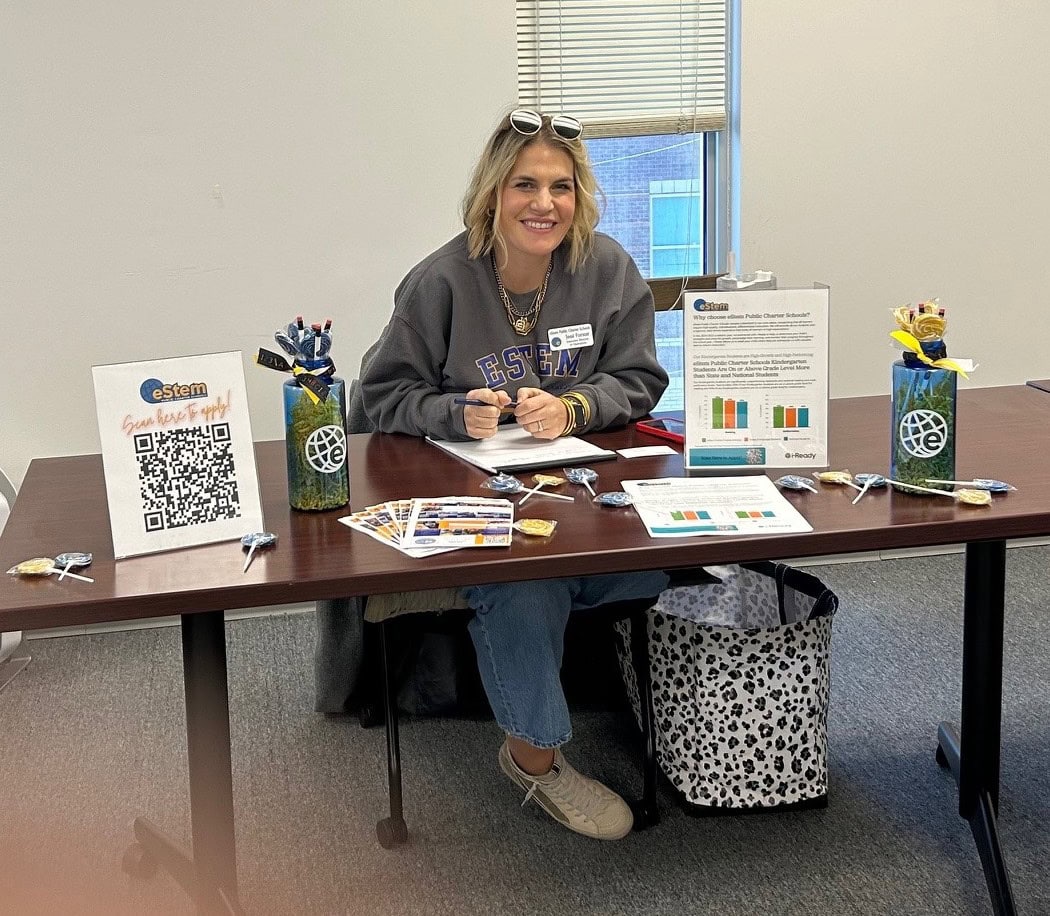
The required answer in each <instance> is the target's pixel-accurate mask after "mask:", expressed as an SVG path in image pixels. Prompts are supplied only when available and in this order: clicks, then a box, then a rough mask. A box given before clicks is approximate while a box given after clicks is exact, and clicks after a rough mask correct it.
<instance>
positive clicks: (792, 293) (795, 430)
mask: <svg viewBox="0 0 1050 916" xmlns="http://www.w3.org/2000/svg"><path fill="white" fill-rule="evenodd" d="M828 300H829V291H828V288H827V287H826V286H825V287H818V288H815V289H769V290H717V291H712V292H704V293H696V294H687V296H686V299H685V303H684V316H683V321H684V326H683V337H684V342H685V365H684V375H685V399H684V400H685V446H684V455H685V466H686V470H700V469H704V470H706V469H711V468H750V469H754V468H764V467H776V468H780V467H804V466H811V467H822V466H824V465H826V464H827V454H828Z"/></svg>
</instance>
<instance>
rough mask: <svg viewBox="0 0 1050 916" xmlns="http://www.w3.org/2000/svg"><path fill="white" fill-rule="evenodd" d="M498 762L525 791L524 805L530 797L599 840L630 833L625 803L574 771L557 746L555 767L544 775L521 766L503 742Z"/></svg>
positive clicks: (571, 826) (631, 821)
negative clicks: (538, 774) (534, 773)
mask: <svg viewBox="0 0 1050 916" xmlns="http://www.w3.org/2000/svg"><path fill="white" fill-rule="evenodd" d="M499 765H500V769H502V770H503V772H504V773H506V774H507V775H508V776H509V777H510V778H511V779H512V780H513V781H514V782H515V783H517V784H518V785H519V786H521V788H523V789H525V790H526V793H525V801H523V802H522V803H521V805H522V807H523V808H524V807H525V805H527V804H528V802H529V799H530V798H531V799H535V800H536V802H537V803H538V804H539V806H540V807H541V808H543V810H544V811H546V812H547V813H548V814H549V815H550V816H551V817H553V818H554V819H555V820H556V821H558V823H560V824H564V825H565V826H566V827H568V828H569V829H570V830H575V831H576V832H577V833H582V834H583V835H584V836H589V837H594V838H595V839H598V840H619V839H622V838H623V837H625V836H627V834H628V833H630V832H631V827H632V825H633V824H634V815H633V814H631V809H630V808H628V807H627V803H626V802H625V801H624V800H623V799H622V798H620V796H619V795H617V794H616V793H615V792H613V791H612V789H608V788H606V787H605V786H603V785H602V784H601V783H600V782H598V781H597V780H596V779H589V778H588V777H586V776H584V775H582V774H581V773H579V772H577V771H576V770H574V769H573V768H572V767H571V766H569V764H568V763H567V762H566V760H565V757H564V756H562V752H561V751H560V750H558V749H557V748H555V750H554V766H553V767H551V771H550V772H549V773H546V774H545V775H543V776H533V775H532V774H531V773H526V772H525V771H524V770H523V769H521V767H519V766H518V765H517V764H516V763H515V762H514V758H513V757H511V756H510V749H509V748H508V747H507V742H506V741H504V742H503V746H502V747H501V748H500V749H499Z"/></svg>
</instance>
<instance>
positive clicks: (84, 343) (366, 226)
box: [0, 0, 516, 482]
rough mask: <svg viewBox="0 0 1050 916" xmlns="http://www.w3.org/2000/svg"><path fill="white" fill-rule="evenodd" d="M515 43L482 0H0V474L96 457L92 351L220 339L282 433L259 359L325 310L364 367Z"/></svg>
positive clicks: (445, 230)
mask: <svg viewBox="0 0 1050 916" xmlns="http://www.w3.org/2000/svg"><path fill="white" fill-rule="evenodd" d="M453 7H454V8H455V11H456V13H455V15H450V14H449V9H450V8H453ZM514 47H515V43H514V8H513V6H512V5H511V4H509V3H492V2H488V0H470V2H458V3H455V4H447V3H444V2H441V3H438V4H424V3H417V2H415V0H385V2H383V3H374V2H366V0H309V2H305V3H265V4H261V3H252V2H248V0H240V2H234V0H212V2H205V0H190V2H187V3H180V4H170V3H158V2H155V0H146V2H131V0H117V2H110V3H102V2H89V3H73V2H70V0H65V2H58V0H38V2H33V3H5V4H2V5H0V327H2V329H3V333H4V352H5V364H6V371H4V372H3V374H2V375H0V467H3V468H4V469H5V470H7V471H8V473H9V474H11V475H12V476H13V477H14V478H15V480H16V482H17V481H18V480H20V479H21V477H22V475H23V474H24V472H25V469H26V466H27V465H28V463H29V461H30V459H31V458H33V457H35V456H43V455H61V454H78V453H83V452H92V451H98V448H99V441H98V433H97V429H96V420H95V414H94V397H93V392H92V382H91V371H90V367H91V366H92V365H94V364H101V363H109V362H120V361H127V360H135V359H148V358H155V357H161V356H173V355H183V354H191V353H203V352H211V351H214V350H217V349H222V350H229V349H238V350H242V351H243V352H244V354H245V375H246V378H247V383H248V395H249V401H250V404H251V413H252V431H253V434H254V436H255V438H257V439H267V438H270V439H272V438H278V437H280V436H283V434H284V432H283V421H282V416H281V411H282V408H281V394H280V387H281V382H282V381H283V379H282V377H281V376H279V375H277V374H276V373H273V372H269V371H267V370H264V369H261V368H258V367H256V366H254V365H253V364H252V363H251V361H250V358H251V354H252V353H254V352H255V351H256V350H257V349H258V348H259V346H270V347H272V346H273V331H274V329H275V328H277V327H278V326H279V325H282V324H284V323H286V322H287V321H289V320H290V319H291V318H292V317H294V315H295V314H296V313H303V314H304V315H305V316H306V317H307V320H311V319H313V320H321V319H323V318H324V317H325V316H331V317H332V318H333V319H334V322H335V323H334V326H333V334H334V335H335V337H334V341H335V342H334V349H333V354H334V357H335V360H336V363H337V365H338V366H339V367H340V371H341V373H343V374H347V375H350V376H352V375H354V374H356V368H357V363H358V360H359V358H360V355H361V353H362V352H363V351H364V349H365V347H366V346H367V345H368V344H369V343H370V342H371V341H372V339H373V338H374V337H375V336H376V335H377V334H378V332H379V330H380V328H381V327H382V325H383V323H384V321H385V319H386V316H387V315H388V314H389V311H390V308H391V292H392V290H393V288H394V286H395V285H396V283H397V282H398V280H399V279H400V278H401V277H402V275H403V274H404V273H405V272H406V271H407V270H408V268H409V267H411V266H412V264H414V263H415V262H416V261H418V260H419V259H420V258H422V257H423V256H424V255H425V254H426V253H427V252H429V251H430V250H431V249H433V248H435V247H437V245H439V244H440V243H442V242H444V241H445V240H446V239H447V238H449V237H450V236H451V235H452V234H454V233H455V232H456V231H458V228H459V224H458V221H457V207H458V203H459V199H460V196H461V194H462V192H463V188H464V186H465V184H466V181H467V178H468V176H469V169H470V167H471V165H472V164H473V158H474V156H475V155H476V153H477V151H478V150H479V148H480V146H481V144H482V142H483V140H484V138H485V137H486V136H487V135H488V133H489V131H490V130H491V129H492V127H493V125H494V124H495V121H496V119H497V116H498V113H499V112H500V111H501V110H503V109H504V108H505V107H507V106H509V105H511V104H512V103H513V102H514V100H515V92H516V83H515V58H514ZM34 376H35V377H36V378H37V379H38V381H36V382H33V381H32V377H34Z"/></svg>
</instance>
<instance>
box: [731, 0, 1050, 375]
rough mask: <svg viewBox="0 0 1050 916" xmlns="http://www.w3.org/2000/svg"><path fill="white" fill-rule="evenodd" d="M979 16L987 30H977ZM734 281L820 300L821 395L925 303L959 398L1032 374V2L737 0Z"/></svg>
mask: <svg viewBox="0 0 1050 916" xmlns="http://www.w3.org/2000/svg"><path fill="white" fill-rule="evenodd" d="M989 17H992V18H989ZM742 35H743V49H742V60H743V68H742V76H741V82H742V86H741V94H742V96H743V109H742V115H741V133H742V152H741V172H742V175H743V203H742V211H743V212H742V218H741V222H742V249H743V261H744V264H745V266H747V267H750V268H754V267H759V266H766V265H768V266H771V267H773V268H775V269H776V272H777V273H778V275H779V276H780V278H781V280H785V279H786V280H787V281H788V282H789V283H796V284H805V283H808V282H809V281H811V280H823V281H826V282H828V283H830V284H831V290H832V293H831V296H832V336H831V351H832V354H831V393H832V396H849V395H863V394H879V393H888V392H889V388H890V383H889V368H888V367H889V363H890V362H891V361H892V359H893V358H894V348H893V346H892V342H891V341H890V339H889V337H888V333H889V331H890V330H891V329H892V322H891V318H890V314H889V310H890V309H892V308H894V307H895V306H898V305H903V304H904V303H907V302H918V301H920V300H923V299H928V298H931V297H934V296H937V297H940V300H941V304H942V305H945V306H946V307H948V309H949V329H948V331H949V333H948V338H947V342H948V345H949V351H950V352H951V353H954V354H956V355H958V356H970V357H973V358H975V359H977V360H978V362H979V363H980V364H981V365H980V368H979V369H978V370H977V372H976V373H975V374H974V375H973V376H972V377H971V381H970V382H969V383H966V382H963V383H962V384H964V385H967V384H969V385H1006V384H1015V383H1018V382H1023V381H1025V380H1026V379H1028V378H1046V377H1048V376H1050V321H1048V320H1047V318H1046V307H1045V304H1044V303H1045V299H1046V296H1047V286H1048V283H1047V257H1046V252H1047V249H1048V247H1050V180H1048V178H1047V170H1046V162H1047V152H1046V146H1047V141H1048V139H1050V128H1048V127H1047V124H1046V119H1045V117H1044V114H1043V112H1044V110H1045V109H1046V99H1047V96H1048V93H1050V55H1048V54H1047V50H1046V39H1047V36H1050V4H1046V3H1042V2H1039V0H1028V2H1016V3H992V4H988V3H984V2H977V0H951V2H946V0H945V2H940V0H939V2H928V0H883V2H848V3H828V2H826V0H791V2H790V3H783V2H780V0H744V2H743V28H742Z"/></svg>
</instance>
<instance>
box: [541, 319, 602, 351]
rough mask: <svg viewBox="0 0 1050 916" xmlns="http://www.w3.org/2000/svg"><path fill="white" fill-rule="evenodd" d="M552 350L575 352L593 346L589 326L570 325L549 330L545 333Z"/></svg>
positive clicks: (592, 336) (592, 334) (591, 332)
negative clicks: (579, 348)
mask: <svg viewBox="0 0 1050 916" xmlns="http://www.w3.org/2000/svg"><path fill="white" fill-rule="evenodd" d="M547 339H548V340H549V341H550V345H551V349H552V350H575V349H577V348H578V347H590V346H593V345H594V332H593V331H592V330H591V326H590V325H589V324H571V325H569V326H568V327H565V328H551V329H550V330H549V331H548V332H547Z"/></svg>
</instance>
